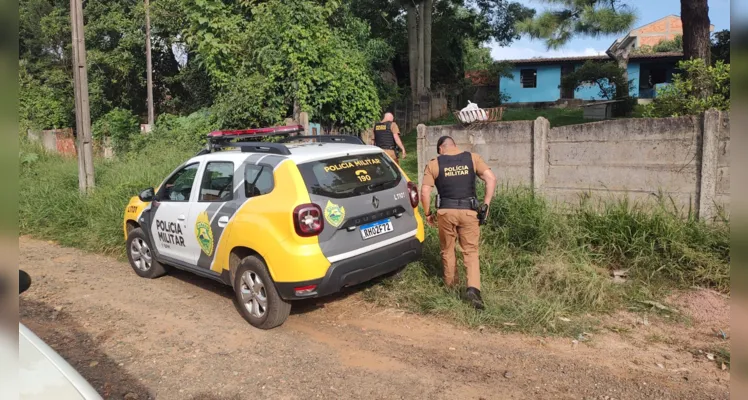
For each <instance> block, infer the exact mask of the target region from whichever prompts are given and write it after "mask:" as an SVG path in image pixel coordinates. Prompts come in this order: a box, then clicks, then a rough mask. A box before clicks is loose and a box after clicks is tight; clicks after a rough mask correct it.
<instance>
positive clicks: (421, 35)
mask: <svg viewBox="0 0 748 400" xmlns="http://www.w3.org/2000/svg"><path fill="white" fill-rule="evenodd" d="M423 14H424V12H423V3H421V5H419V6H418V91H417V93H418V96H421V95H422V94H424V93H425V91H426V90H425V87H426V86H425V84H424V79H425V75H424V73H425V69H426V68H425V64H424V61H425V54H424V53H425V48H424V45H425V35H426V29H425V28H424V26H423V25H424V15H423ZM416 101H420V99H417V100H416Z"/></svg>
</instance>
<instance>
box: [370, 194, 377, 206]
mask: <svg viewBox="0 0 748 400" xmlns="http://www.w3.org/2000/svg"><path fill="white" fill-rule="evenodd" d="M371 205H373V206H374V208H379V199H378V198H377V196H374V197H372V199H371Z"/></svg>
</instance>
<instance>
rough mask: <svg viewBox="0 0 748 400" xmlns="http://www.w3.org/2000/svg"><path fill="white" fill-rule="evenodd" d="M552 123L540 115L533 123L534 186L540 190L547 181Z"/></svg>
mask: <svg viewBox="0 0 748 400" xmlns="http://www.w3.org/2000/svg"><path fill="white" fill-rule="evenodd" d="M550 129H551V123H550V122H549V121H548V120H547V119H545V118H543V117H538V118H537V119H535V121H533V124H532V187H533V189H534V190H540V189H542V188H543V184H544V183H545V174H546V170H547V169H548V132H549V131H550Z"/></svg>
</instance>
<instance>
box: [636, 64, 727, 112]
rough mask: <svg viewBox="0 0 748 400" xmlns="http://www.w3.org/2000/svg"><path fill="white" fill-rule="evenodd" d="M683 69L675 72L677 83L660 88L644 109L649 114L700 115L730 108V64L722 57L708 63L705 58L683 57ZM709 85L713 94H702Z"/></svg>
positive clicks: (710, 92)
mask: <svg viewBox="0 0 748 400" xmlns="http://www.w3.org/2000/svg"><path fill="white" fill-rule="evenodd" d="M678 68H679V69H680V70H682V71H683V72H682V73H680V74H676V75H674V76H673V83H672V84H670V85H667V86H665V87H664V88H663V89H661V90H659V91H658V92H657V96H656V97H655V98H654V99H653V100H652V103H650V104H648V105H647V106H646V108H645V110H644V115H645V116H647V117H678V116H682V115H698V114H701V113H703V112H704V111H706V110H709V109H712V108H715V109H718V110H729V109H730V64H725V63H723V62H722V61H721V60H720V61H717V62H716V63H715V64H714V65H705V64H704V62H703V61H701V60H698V59H696V60H685V61H681V62H680V63H679V65H678ZM703 88H706V89H707V90H708V93H709V96H707V97H701V96H699V93H700V91H702V90H703Z"/></svg>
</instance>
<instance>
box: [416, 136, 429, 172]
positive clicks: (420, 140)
mask: <svg viewBox="0 0 748 400" xmlns="http://www.w3.org/2000/svg"><path fill="white" fill-rule="evenodd" d="M426 129H427V128H426V125H424V124H418V126H417V127H416V131H417V132H418V136H417V139H416V144H417V146H416V153H417V154H418V187H421V182H423V170H424V169H425V168H426V163H427V162H428V160H427V159H426Z"/></svg>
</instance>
